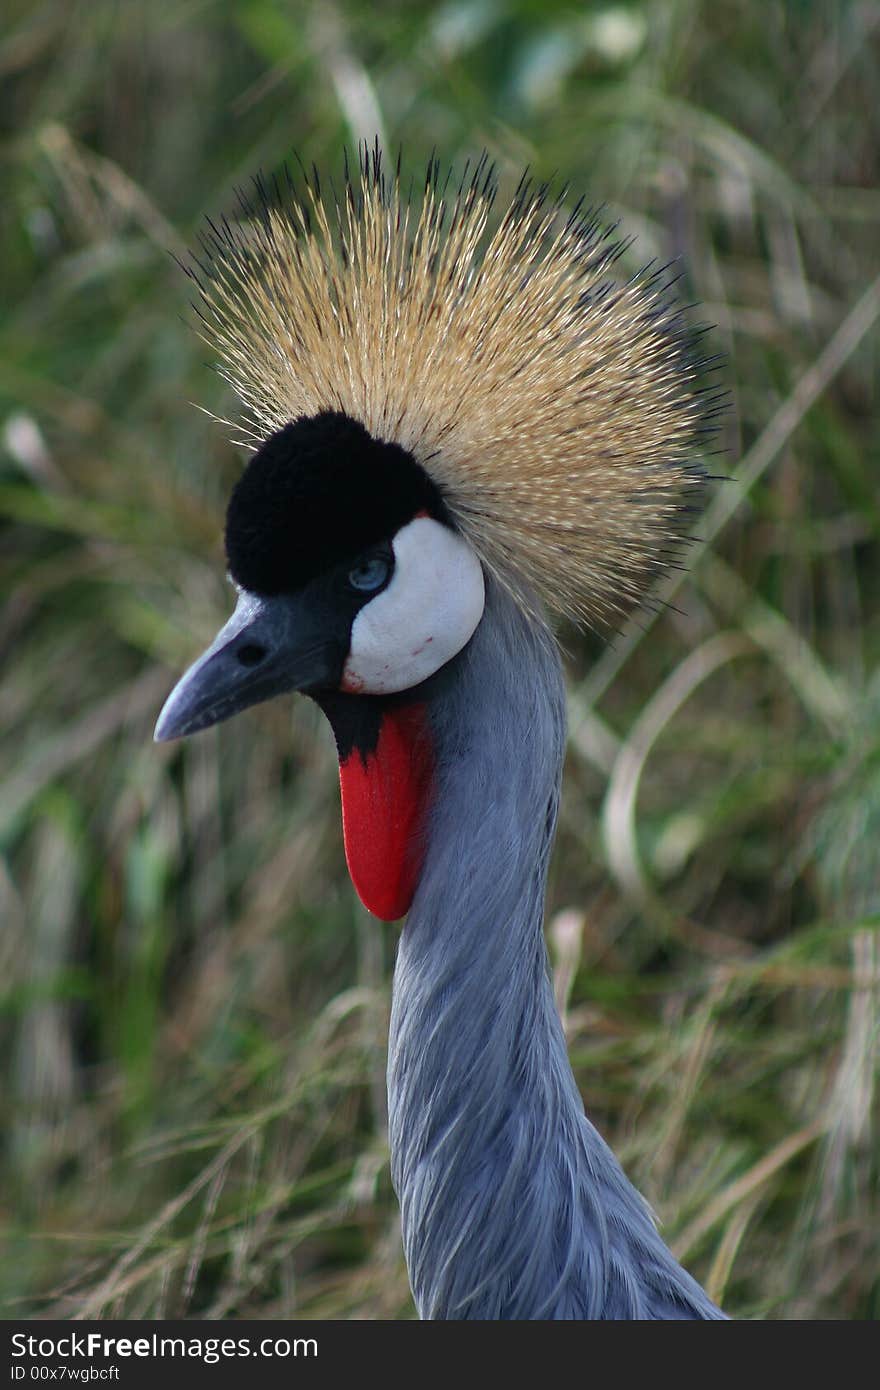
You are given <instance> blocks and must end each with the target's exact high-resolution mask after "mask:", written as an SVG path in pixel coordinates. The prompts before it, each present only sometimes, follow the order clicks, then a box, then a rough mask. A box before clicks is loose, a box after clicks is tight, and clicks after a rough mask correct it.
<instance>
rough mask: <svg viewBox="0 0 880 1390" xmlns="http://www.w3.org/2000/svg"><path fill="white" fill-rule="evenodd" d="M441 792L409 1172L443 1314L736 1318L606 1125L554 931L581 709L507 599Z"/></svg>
mask: <svg viewBox="0 0 880 1390" xmlns="http://www.w3.org/2000/svg"><path fill="white" fill-rule="evenodd" d="M431 718H432V725H433V732H434V738H435V742H436V756H437V791H436V800H435V805H434V810H433V815H432V822H431V829H430V838H429V841H428V845H427V852H426V859H425V867H424V870H423V874H422V878H421V880H420V883H419V888H418V891H417V894H416V897H415V900H414V902H413V906H412V909H411V911H410V914H409V917H408V918H407V921H406V925H405V927H404V931H403V934H402V937H401V942H400V948H399V953H398V959H397V967H396V971H395V980H394V1001H393V1007H392V1015H391V1037H390V1045H389V1062H388V1089H389V1112H390V1133H391V1163H392V1176H393V1179H394V1184H395V1187H396V1189H397V1193H398V1196H399V1198H400V1205H401V1213H402V1221H403V1239H404V1246H405V1249H406V1256H407V1263H408V1265H409V1272H410V1279H411V1282H412V1286H413V1291H414V1294H415V1299H416V1304H417V1306H418V1309H419V1312H420V1314H421V1316H422V1317H426V1318H493V1319H494V1318H640V1317H642V1318H643V1317H648V1318H651V1317H654V1318H659V1317H673V1318H674V1317H678V1318H694V1317H696V1318H711V1317H720V1316H722V1315H721V1314H720V1313H719V1312H718V1310H717V1309H715V1307H714V1305H713V1304H712V1303H711V1302H710V1301H709V1299H708V1298H707V1297H706V1295H705V1294H704V1292H703V1291H702V1289H701V1288H700V1287H699V1285H698V1284H696V1283H695V1281H694V1280H692V1279H691V1278H690V1276H689V1275H688V1274H686V1273H685V1271H684V1270H682V1269H681V1268H680V1266H679V1265H678V1264H677V1263H676V1262H675V1260H674V1259H673V1257H672V1255H671V1254H670V1253H669V1251H668V1250H667V1248H666V1246H665V1245H664V1244H663V1242H662V1241H661V1239H660V1237H659V1236H658V1234H657V1232H656V1229H655V1227H654V1223H653V1220H652V1218H651V1215H650V1213H649V1211H648V1209H647V1207H646V1205H645V1203H644V1202H643V1200H642V1198H641V1197H640V1196H639V1194H638V1193H637V1192H636V1191H635V1189H634V1188H633V1187H632V1186H631V1185H630V1183H629V1182H628V1181H627V1179H626V1178H625V1176H624V1174H623V1172H622V1171H621V1169H620V1167H619V1165H618V1163H617V1160H616V1159H615V1158H614V1155H613V1154H612V1153H611V1151H610V1149H609V1148H608V1147H607V1145H606V1144H605V1143H604V1141H603V1140H602V1139H601V1138H600V1136H599V1135H598V1134H597V1132H596V1131H595V1129H593V1127H592V1125H591V1124H590V1123H589V1121H588V1120H587V1119H586V1117H585V1115H584V1111H583V1105H582V1102H581V1098H580V1095H579V1093H578V1090H577V1087H576V1084H575V1081H574V1078H573V1076H572V1072H571V1067H570V1065H569V1062H568V1056H567V1053H566V1047H565V1040H564V1037H563V1033H562V1026H561V1023H560V1020H559V1016H558V1014H557V1011H556V1008H555V1004H554V1000H553V994H552V989H551V986H550V982H549V978H548V970H547V955H546V949H545V946H544V938H543V932H542V919H543V904H544V892H545V885H546V878H547V863H548V858H549V854H550V848H551V845H552V840H553V835H554V831H555V826H556V814H557V807H558V797H559V786H560V781H561V772H562V759H563V751H564V742H565V702H564V691H563V683H562V674H561V669H560V663H559V658H558V655H557V652H556V648H555V644H554V643H553V641H552V638H551V637H550V634H549V633H548V632H547V630H546V629H545V628H544V627H543V625H542V624H540V623H539V622H536V621H533V620H529V619H527V618H526V617H524V616H523V614H522V613H521V612H520V610H519V608H518V607H517V605H516V604H515V603H514V602H513V601H512V600H511V599H510V598H509V596H508V595H507V594H506V593H504V592H503V591H501V590H500V589H499V588H498V587H497V586H496V585H493V584H490V585H489V587H488V592H487V605H486V612H485V615H484V617H483V620H482V622H481V623H480V626H479V628H478V629H477V632H476V633H475V635H474V637H473V638H472V640H471V642H470V645H469V647H468V648H467V650H466V652H465V653H464V654H463V656H462V658H460V662H459V669H458V671H457V673H456V679H455V680H454V681H453V682H451V684H450V686H449V688H448V689H447V690H446V691H445V692H444V694H443V695H442V696H438V697H437V698H436V699H435V700H434V701H433V702H432V707H431Z"/></svg>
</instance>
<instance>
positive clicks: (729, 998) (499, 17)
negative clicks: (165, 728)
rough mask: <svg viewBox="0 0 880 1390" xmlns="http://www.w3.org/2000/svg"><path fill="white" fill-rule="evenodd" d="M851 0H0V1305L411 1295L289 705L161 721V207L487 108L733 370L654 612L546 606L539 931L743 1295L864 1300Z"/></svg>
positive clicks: (870, 460) (179, 365)
mask: <svg viewBox="0 0 880 1390" xmlns="http://www.w3.org/2000/svg"><path fill="white" fill-rule="evenodd" d="M878 79H880V10H878V6H877V5H876V4H871V3H866V2H865V0H836V2H835V0H789V2H788V3H781V0H768V3H760V4H759V3H757V0H752V3H743V0H712V2H711V3H708V0H654V2H653V3H642V4H639V3H621V4H595V5H589V4H562V3H558V0H448V2H447V3H429V4H406V3H403V0H398V2H397V3H392V2H391V0H345V2H344V3H343V0H336V3H326V0H321V2H320V3H305V0H231V3H225V4H221V3H218V2H217V0H173V3H172V2H171V0H151V3H150V4H141V3H135V0H44V3H36V4H35V3H32V0H7V3H6V5H5V7H4V17H3V20H2V24H0V160H2V184H0V187H2V198H0V233H2V256H0V307H2V316H0V526H2V545H0V576H2V579H0V582H2V586H3V595H4V604H3V609H2V615H0V651H2V682H0V725H2V737H3V755H2V758H3V760H2V767H0V853H2V858H0V916H2V928H0V1010H2V1011H0V1054H2V1056H0V1068H2V1082H0V1087H2V1089H0V1224H2V1239H3V1246H4V1249H3V1254H2V1258H0V1308H2V1312H3V1315H4V1316H5V1317H17V1316H24V1315H32V1316H39V1315H55V1316H68V1315H73V1314H81V1315H86V1316H94V1315H98V1314H100V1315H103V1316H108V1317H118V1316H129V1317H181V1316H210V1317H272V1316H310V1317H320V1318H326V1317H361V1318H378V1317H411V1316H412V1315H413V1309H412V1304H411V1300H410V1297H409V1292H408V1285H407V1280H406V1272H405V1269H404V1266H403V1261H402V1256H401V1251H400V1242H399V1233H398V1220H397V1211H396V1206H395V1201H394V1196H393V1193H392V1191H391V1187H390V1181H389V1175H388V1158H387V1145H386V1134H385V1110H384V1105H385V1102H384V1049H385V1037H386V1028H387V1015H388V999H389V977H390V969H391V964H392V961H393V953H394V943H395V935H396V929H393V928H386V927H383V926H380V925H378V924H376V923H375V922H373V921H372V920H370V919H368V918H367V916H366V914H364V913H363V912H362V911H361V910H360V908H359V907H358V906H357V905H356V903H355V900H354V897H353V893H352V891H351V889H350V887H349V884H348V880H347V877H346V874H345V870H344V862H343V856H342V849H341V835H340V827H339V812H338V792H337V789H336V772H335V759H334V755H333V751H332V747H331V741H330V738H329V735H328V733H327V731H326V729H325V728H324V727H323V726H322V724H321V722H320V719H319V717H318V716H317V715H316V714H315V712H314V711H313V710H312V709H311V708H310V707H309V706H308V705H307V704H306V702H305V701H295V702H293V701H289V700H283V701H277V702H275V703H273V704H271V705H269V706H266V707H264V708H263V709H261V710H260V711H255V712H253V713H251V714H249V715H247V716H246V717H243V718H241V719H239V720H237V721H234V722H233V723H231V724H229V725H227V726H224V727H223V728H221V729H219V730H215V731H211V732H210V733H207V734H205V735H203V736H201V737H199V738H198V739H196V740H194V741H193V742H192V743H190V744H188V745H186V746H185V747H180V746H167V747H161V748H159V747H155V746H154V745H153V744H152V743H151V732H152V726H153V722H154V719H155V716H156V713H157V711H158V709H159V707H160V705H161V702H162V700H163V698H164V695H165V694H166V693H167V690H168V689H169V688H170V685H171V683H172V682H173V680H174V678H175V676H176V674H177V673H179V671H180V670H181V669H182V668H183V666H184V665H185V664H186V663H187V662H188V661H189V660H190V659H191V658H192V657H193V656H194V655H195V654H196V653H197V651H198V650H200V648H201V646H202V645H203V643H204V642H205V641H206V640H207V639H208V638H209V637H210V636H211V635H212V633H213V631H214V629H215V627H216V626H217V624H218V623H219V621H220V620H221V619H222V618H223V617H224V615H225V614H226V612H227V611H228V608H229V592H228V590H227V588H226V586H225V583H224V577H223V560H222V545H221V522H222V512H223V508H224V505H225V499H226V495H227V493H228V489H229V487H230V484H231V482H232V481H233V479H234V478H235V477H236V476H237V473H238V470H239V469H240V467H241V455H240V453H239V452H238V451H237V450H236V449H235V448H233V447H232V446H231V445H230V444H229V443H228V442H227V440H226V438H225V435H224V431H223V430H222V429H221V428H219V427H218V426H216V425H215V424H213V423H212V422H211V421H210V420H209V419H208V418H207V417H206V415H205V414H203V413H200V412H199V411H198V410H195V409H193V408H192V406H191V405H190V402H197V403H199V404H200V405H201V406H204V407H206V408H208V409H210V410H213V411H215V412H217V413H218V414H226V413H228V412H229V411H230V410H232V409H234V405H233V403H232V402H231V401H230V399H229V397H228V395H227V393H226V392H225V389H224V388H223V386H222V383H221V382H220V380H219V379H218V378H217V376H216V375H215V374H213V373H212V372H211V371H210V370H208V368H207V366H206V363H205V361H204V358H205V352H204V349H203V348H202V346H201V345H200V344H199V342H198V341H197V339H196V337H195V335H194V334H193V333H192V331H191V330H190V328H189V327H188V326H187V324H186V322H185V321H184V320H185V319H186V300H187V286H186V284H185V282H184V280H183V277H182V276H181V275H180V273H179V272H178V270H177V269H176V267H175V265H174V263H173V261H172V259H171V257H170V256H169V254H168V253H169V251H172V252H179V251H181V250H182V249H183V248H184V247H186V246H187V245H188V244H189V243H191V242H192V240H193V238H194V236H195V234H196V231H197V229H198V227H199V223H200V220H201V218H202V217H203V215H204V214H205V213H206V212H211V213H213V212H217V211H223V210H226V209H229V208H230V206H231V188H232V187H233V185H235V184H236V183H241V182H244V181H245V180H246V179H247V177H248V176H249V175H250V174H252V173H253V172H254V171H255V170H257V169H258V168H260V167H262V168H264V169H272V168H274V167H276V166H277V165H279V164H280V162H281V161H282V160H283V158H284V157H285V155H287V154H288V153H289V151H290V150H291V148H296V149H297V150H298V151H299V152H300V153H301V154H302V156H303V157H304V158H305V159H306V160H315V161H316V162H317V163H318V164H319V165H320V166H321V167H322V168H323V169H329V170H338V169H339V168H340V166H341V151H342V148H343V145H345V144H348V145H349V147H352V146H353V145H354V143H355V142H356V141H357V140H358V138H360V137H362V136H364V135H369V136H372V135H373V134H374V133H375V132H376V131H377V130H378V131H379V132H380V133H381V135H382V136H383V138H384V139H385V140H386V141H387V145H388V148H389V149H394V148H395V147H396V146H397V145H398V144H399V143H402V144H403V146H404V151H405V157H406V159H407V161H408V162H409V163H410V164H411V165H412V166H413V167H415V168H418V167H419V166H421V165H422V164H423V162H424V159H425V158H426V156H427V155H428V154H429V153H430V151H431V150H432V149H433V148H434V147H436V148H437V150H438V152H439V153H440V154H441V156H442V157H443V159H444V160H446V161H448V160H454V161H456V162H458V163H461V162H462V161H463V160H464V158H465V157H467V156H468V155H473V154H474V153H476V152H479V150H480V149H481V148H482V147H484V146H485V147H487V148H488V149H489V151H490V152H491V154H492V155H493V157H494V158H495V159H496V160H497V162H498V166H499V170H500V174H501V178H502V181H505V180H506V181H508V182H509V181H512V180H515V178H516V177H517V176H518V174H519V172H520V170H521V168H522V167H523V166H524V165H526V164H529V165H531V166H532V168H533V169H534V171H535V172H536V173H537V174H538V175H540V176H550V175H552V174H554V173H557V172H558V174H559V176H560V177H564V178H566V179H568V180H570V181H571V184H572V186H573V188H574V189H576V190H578V191H581V190H583V191H586V192H587V193H588V195H589V197H590V199H591V200H592V201H594V202H604V203H606V204H607V207H608V215H609V217H611V218H620V220H621V225H622V228H623V230H624V231H626V232H627V233H635V234H636V235H637V238H638V243H637V250H636V251H635V252H634V253H633V256H637V258H638V259H640V260H642V261H647V260H649V259H650V258H652V257H654V256H658V257H660V258H662V259H667V258H669V257H671V256H681V257H682V258H683V268H684V278H683V281H682V293H683V295H684V297H685V298H686V299H688V300H690V299H693V300H698V301H701V302H702V308H701V309H700V311H699V316H700V317H701V318H703V319H708V320H710V321H711V322H712V323H714V324H715V325H717V326H716V328H715V329H714V331H713V333H712V335H711V342H712V345H713V347H714V348H715V349H716V350H717V351H721V352H724V353H725V354H726V359H727V360H726V365H725V367H724V368H723V378H724V382H725V384H726V385H727V386H728V387H729V390H730V394H731V408H730V411H729V413H728V415H727V417H726V420H725V422H724V425H723V429H722V438H721V444H722V445H723V447H724V448H725V450H726V453H725V455H724V457H723V458H722V459H721V460H720V462H719V460H717V459H716V460H714V461H713V465H712V466H713V468H714V470H715V471H726V472H730V473H732V474H733V475H734V476H735V478H736V479H738V481H735V482H733V483H728V484H724V485H720V486H719V487H718V488H717V490H716V492H715V494H714V496H713V499H712V501H711V503H710V507H709V511H708V513H707V515H706V517H705V518H704V520H703V522H702V524H701V530H702V534H703V535H704V536H706V537H707V538H708V541H707V543H706V544H704V545H703V546H702V547H700V548H699V549H698V550H697V551H696V552H695V553H694V554H693V555H692V556H691V558H690V560H689V573H688V574H687V575H686V576H679V587H678V588H677V590H676V592H675V593H674V594H672V593H670V594H669V595H668V596H669V597H670V598H671V599H672V600H673V607H672V608H671V609H665V610H663V612H662V615H661V616H659V617H657V618H653V617H648V618H647V619H645V620H644V621H643V622H642V624H641V625H640V626H638V627H633V628H631V629H627V631H626V632H625V633H624V634H622V635H621V636H620V637H618V638H617V639H616V640H615V641H614V643H613V645H612V646H611V647H609V646H607V645H606V644H604V643H602V642H600V641H598V640H596V639H595V638H581V637H580V636H578V635H577V634H574V633H566V634H565V640H566V644H567V648H568V651H569V653H570V660H569V666H570V677H571V720H572V739H571V746H570V754H569V759H568V766H567V770H566V785H565V796H564V803H563V811H562V822H561V830H560V836H559V842H558V846H557V851H556V855H555V859H554V865H553V870H552V875H551V887H550V895H549V902H548V924H549V935H550V938H551V950H552V955H553V960H554V969H555V973H556V982H557V987H558V991H559V995H560V998H561V999H562V1001H563V1002H564V1004H565V1007H566V1012H567V1025H568V1030H569V1036H570V1044H571V1051H572V1057H573V1061H574V1065H575V1069H576V1073H577V1076H578V1080H579V1082H580V1085H581V1088H582V1090H583V1093H584V1095H585V1098H586V1101H587V1106H588V1110H589V1112H590V1114H591V1115H592V1117H593V1118H594V1119H595V1121H596V1122H597V1124H598V1125H599V1126H600V1127H601V1129H602V1130H603V1132H604V1133H605V1134H606V1136H607V1137H608V1138H609V1140H610V1141H611V1142H612V1143H613V1145H614V1146H615V1148H616V1149H617V1151H618V1153H619V1154H620V1155H621V1157H622V1159H623V1161H624V1163H625V1165H626V1167H627V1169H628V1171H629V1172H630V1174H631V1176H632V1177H633V1178H634V1180H635V1181H636V1182H637V1183H638V1184H639V1185H640V1186H641V1187H642V1189H643V1190H644V1191H645V1192H646V1194H647V1195H648V1196H649V1198H650V1200H651V1201H652V1203H653V1204H654V1206H655V1208H656V1210H657V1212H658V1214H659V1216H660V1218H661V1220H662V1224H663V1229H664V1232H665V1234H666V1236H667V1239H668V1240H669V1241H670V1243H671V1244H672V1246H673V1248H674V1249H675V1251H676V1252H677V1253H678V1254H679V1255H680V1256H681V1257H682V1258H683V1259H685V1261H686V1262H687V1263H688V1265H689V1267H691V1268H692V1269H693V1271H694V1272H695V1273H696V1274H697V1275H698V1276H699V1277H700V1278H701V1279H703V1280H704V1281H707V1282H708V1285H709V1288H710V1289H711V1291H712V1292H713V1294H714V1295H715V1296H716V1297H718V1298H720V1299H722V1300H723V1301H724V1304H725V1306H726V1308H727V1309H728V1310H729V1311H730V1312H731V1313H733V1314H735V1315H737V1316H742V1317H792V1318H806V1317H815V1316H826V1317H827V1316H833V1317H840V1318H871V1317H876V1316H877V1315H878V1313H880V1277H878V1275H880V1201H878V1105H877V1085H876V1079H877V1070H878V1018H880V960H878V923H880V617H878V598H880V566H878V556H880V549H878V542H880V444H878V438H880V436H878V429H877V418H876V404H877V372H878V348H880V335H878V332H877V319H878V316H880V278H878V270H880V265H878V262H880V256H878V248H880V187H878V178H877V174H878V160H880V80H878Z"/></svg>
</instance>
